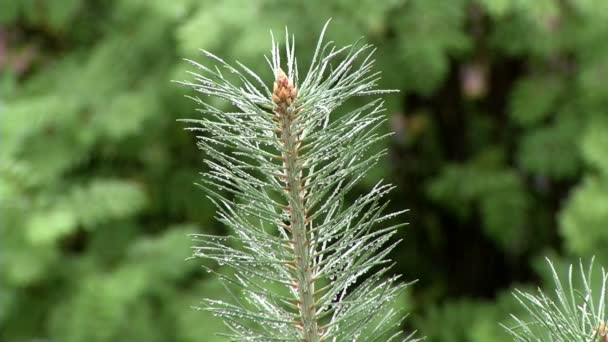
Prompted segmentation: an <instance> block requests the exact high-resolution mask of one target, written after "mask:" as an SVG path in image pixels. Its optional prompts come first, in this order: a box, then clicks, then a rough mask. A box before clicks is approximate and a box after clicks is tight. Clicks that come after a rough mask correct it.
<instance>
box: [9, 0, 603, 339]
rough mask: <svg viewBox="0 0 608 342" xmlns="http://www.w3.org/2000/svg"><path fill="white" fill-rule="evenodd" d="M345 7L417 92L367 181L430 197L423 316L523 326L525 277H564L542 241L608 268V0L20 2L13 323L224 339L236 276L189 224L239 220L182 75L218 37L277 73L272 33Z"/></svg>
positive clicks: (75, 334)
mask: <svg viewBox="0 0 608 342" xmlns="http://www.w3.org/2000/svg"><path fill="white" fill-rule="evenodd" d="M329 17H333V21H332V24H331V26H330V30H329V33H328V35H329V37H330V38H331V39H334V40H336V41H337V42H338V43H340V44H347V43H350V42H351V41H353V40H356V39H358V38H359V37H361V36H364V37H365V39H366V40H367V41H369V42H372V43H374V44H376V45H377V46H378V47H379V51H378V55H377V57H378V67H379V68H380V69H381V70H382V71H383V75H384V80H383V82H384V83H383V86H384V87H386V88H396V89H400V90H401V93H400V94H399V95H394V96H390V97H388V98H387V100H388V108H389V110H388V115H389V122H388V124H387V125H386V130H391V131H394V132H395V135H393V137H392V139H391V140H390V141H387V142H386V144H387V146H386V147H388V148H389V149H390V153H389V156H388V157H387V158H386V159H385V160H384V161H383V162H382V163H381V164H380V165H379V167H377V168H376V169H375V170H374V172H373V173H371V174H370V175H369V183H368V184H367V185H365V186H368V187H369V185H371V184H373V183H374V182H376V181H377V180H378V179H379V178H381V177H382V178H385V179H387V180H390V181H391V182H392V183H395V184H396V185H398V189H397V190H396V191H395V192H394V193H393V195H392V197H393V198H392V200H393V202H392V204H391V205H392V206H393V207H394V209H402V208H411V209H412V211H411V213H410V214H409V215H407V217H406V219H407V220H408V221H410V222H411V225H410V226H409V227H408V228H407V229H405V230H404V231H403V232H402V234H403V235H404V237H405V239H406V241H405V242H404V243H403V244H402V245H401V247H400V249H399V250H398V251H397V252H396V253H395V255H394V258H395V260H397V262H398V271H399V272H401V273H403V274H404V275H405V276H406V278H408V279H415V278H419V279H420V282H419V283H417V284H416V286H415V289H414V290H413V291H412V292H410V293H409V295H408V296H405V297H403V299H402V300H401V301H400V302H399V303H396V304H395V305H397V306H404V307H407V308H408V310H410V311H412V315H411V317H410V318H409V319H408V320H407V325H408V329H412V328H415V329H419V330H420V332H421V334H422V335H427V336H428V338H429V340H430V341H442V342H443V341H445V342H451V341H454V342H456V341H478V342H485V341H508V340H509V338H508V336H507V334H506V333H504V332H503V331H502V328H500V327H499V326H498V322H501V321H502V322H504V321H505V320H507V319H508V313H509V312H517V311H518V310H519V308H518V307H517V306H516V305H515V303H514V301H513V299H512V297H511V296H510V294H509V293H510V291H511V289H512V288H513V287H514V286H518V287H520V288H523V289H525V288H527V287H530V288H532V287H533V286H535V285H537V284H549V282H548V273H547V270H546V267H545V264H544V261H543V256H545V255H550V256H552V257H553V258H554V259H555V260H558V261H559V262H558V264H560V263H562V264H564V263H565V262H566V261H570V260H575V259H576V258H577V257H579V256H583V257H588V256H590V255H593V254H595V255H597V257H598V261H599V262H600V263H602V264H604V265H608V249H607V248H606V246H608V229H606V228H608V158H606V151H608V115H607V113H606V111H607V108H608V87H607V86H606V82H605V81H606V79H608V2H606V1H604V0H534V1H527V0H477V1H468V0H450V1H445V0H385V1H378V0H357V1H352V0H348V1H346V0H332V1H330V0H322V1H321V0H309V1H286V0H281V1H278V0H249V1H239V0H224V1H210V0H196V1H195V0H172V1H165V0H146V1H144V0H114V1H101V0H55V1H42V0H1V2H0V87H1V88H0V111H1V115H2V121H1V124H0V137H1V142H0V198H1V202H0V219H1V227H0V243H1V250H0V253H1V255H0V340H2V341H33V340H40V339H45V340H50V341H62V342H63V341H66V342H70V341H130V340H133V341H220V340H221V339H219V338H217V337H214V336H213V335H212V333H213V332H215V331H218V330H220V329H222V325H221V322H219V321H217V320H216V319H214V318H213V317H209V316H208V315H206V314H205V313H202V312H197V311H195V310H191V309H190V306H192V305H196V304H197V303H198V301H199V299H200V298H202V297H203V296H211V297H217V296H221V294H222V293H223V290H222V288H221V286H220V285H219V284H218V283H217V282H216V281H215V280H214V278H212V277H209V276H207V274H206V273H204V272H201V269H200V267H199V266H200V265H199V261H197V260H195V261H186V260H185V258H187V257H188V256H189V254H190V252H189V245H190V241H189V239H188V237H187V234H188V233H195V232H204V231H207V232H210V231H212V232H221V231H222V230H223V229H224V228H223V227H222V226H220V225H219V224H218V223H217V222H215V221H214V220H213V215H214V214H213V213H214V208H213V207H212V205H211V203H210V202H209V201H208V200H206V199H205V196H204V195H203V193H202V192H201V191H200V190H199V189H197V188H196V187H195V186H194V185H193V183H194V182H195V181H197V179H198V172H199V171H200V170H202V162H201V153H200V152H199V151H197V150H196V149H195V144H194V138H193V137H192V136H191V135H189V134H188V133H186V132H184V131H182V128H183V127H182V125H181V124H179V123H177V122H176V121H175V120H176V119H178V118H184V117H193V116H195V115H196V114H195V113H194V107H193V104H192V102H191V101H188V100H187V99H185V98H184V97H183V95H184V94H186V93H187V90H186V89H185V88H181V87H179V86H177V85H176V84H174V83H170V80H182V79H187V78H188V75H187V74H186V73H185V71H186V70H187V66H186V64H185V63H184V62H183V61H182V58H194V59H197V58H200V55H199V53H198V49H199V48H204V49H207V50H210V51H212V52H214V53H215V54H217V55H219V56H222V57H224V58H226V59H227V60H239V61H241V62H243V63H244V64H246V65H248V66H250V67H251V68H252V69H253V70H256V71H263V72H262V74H263V75H266V76H267V77H268V83H270V82H271V75H269V72H268V71H267V66H266V63H265V61H264V59H263V57H262V56H263V54H267V53H268V51H269V46H270V40H269V33H268V31H269V29H273V30H275V32H282V30H283V28H284V26H285V25H287V26H289V28H290V31H292V32H293V33H294V34H295V35H296V37H297V41H296V45H297V49H298V51H299V53H298V56H299V57H298V59H299V61H300V63H303V65H306V61H307V57H308V56H309V55H310V53H312V49H313V46H314V45H313V44H314V43H315V41H316V39H317V35H318V33H319V31H320V29H321V27H322V25H323V23H324V22H325V21H326V20H327V18H329ZM360 190H361V191H363V190H365V189H363V188H361V189H360ZM560 260H561V261H560ZM507 322H508V320H507Z"/></svg>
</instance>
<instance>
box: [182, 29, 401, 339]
mask: <svg viewBox="0 0 608 342" xmlns="http://www.w3.org/2000/svg"><path fill="white" fill-rule="evenodd" d="M326 28H327V25H326V26H325V27H324V28H323V31H322V33H321V38H320V39H319V42H318V44H317V48H316V50H315V52H314V55H313V58H312V62H311V65H310V67H309V70H308V73H307V74H306V77H305V78H304V80H302V81H301V82H300V80H299V74H298V66H297V63H296V58H295V50H294V38H293V36H292V37H291V39H290V37H289V35H288V33H287V32H286V34H285V35H286V39H285V42H286V43H285V56H286V63H285V67H286V68H285V69H283V68H282V63H281V53H280V50H279V44H278V43H277V42H276V40H275V39H274V37H273V39H272V51H271V58H269V59H268V58H267V61H268V64H269V65H270V67H271V69H272V73H273V75H274V83H273V87H272V89H269V88H268V87H267V86H266V85H265V83H264V81H263V79H262V77H260V76H258V75H256V74H255V73H254V72H253V71H252V70H250V69H249V68H247V67H245V66H244V65H242V64H241V63H238V62H237V63H236V64H237V67H233V66H231V65H229V64H228V63H226V62H225V61H224V60H222V59H221V58H219V57H217V56H215V55H213V54H211V53H209V52H206V51H203V53H204V54H205V55H206V56H207V57H208V58H210V59H211V60H212V62H214V64H215V66H212V67H208V66H204V65H202V64H199V63H196V62H193V61H190V62H191V63H192V64H193V65H194V66H196V67H197V68H198V69H199V70H200V73H191V74H192V75H193V77H194V81H192V82H180V83H182V84H185V85H188V86H191V87H193V88H194V90H196V91H197V92H199V93H201V94H203V95H206V96H214V97H218V98H221V99H224V100H226V101H228V102H229V103H231V104H232V105H233V106H234V107H236V108H237V110H236V111H231V112H227V111H224V110H223V109H220V108H216V107H214V106H212V105H211V104H209V103H206V102H205V101H202V100H201V99H200V98H196V97H195V98H193V99H194V100H195V101H196V102H197V103H198V104H199V105H200V106H201V109H200V111H201V112H202V113H203V114H204V116H203V117H202V118H201V119H198V120H184V121H186V122H188V123H191V124H195V125H196V126H195V127H192V128H190V129H191V130H193V131H195V132H197V133H200V135H199V136H198V146H199V147H200V148H201V149H202V150H204V151H205V153H206V156H207V159H206V160H205V163H206V164H207V166H208V167H209V171H208V172H207V173H205V174H204V175H203V179H202V182H201V184H200V186H201V187H203V188H204V189H205V191H206V192H207V195H208V196H209V198H210V199H211V200H212V201H213V202H214V203H215V204H216V206H217V210H218V218H219V220H220V221H221V222H223V223H224V224H225V225H226V226H228V227H229V228H230V229H231V230H232V231H233V234H232V235H230V236H227V237H224V236H212V235H201V234H197V235H194V236H193V238H194V240H195V241H196V242H197V246H195V247H194V255H195V256H197V257H203V258H207V259H212V260H215V261H216V262H217V263H218V264H219V265H225V266H227V267H228V268H229V269H230V271H229V272H227V273H226V272H222V273H219V272H216V271H215V270H214V269H209V271H210V272H213V273H216V274H218V276H219V277H220V279H222V280H223V282H224V283H225V285H226V288H227V289H228V290H229V291H230V293H232V294H233V299H234V300H233V302H224V301H218V300H212V299H207V300H205V302H204V305H203V307H202V309H204V310H210V311H211V312H213V313H214V314H215V315H217V316H220V317H222V318H223V319H224V322H225V323H226V325H227V326H228V327H229V329H230V331H231V333H229V334H228V335H227V336H228V337H229V338H231V339H232V340H238V341H241V340H251V341H306V342H319V341H352V340H357V339H358V338H359V337H361V339H362V340H365V341H368V340H369V341H373V340H378V341H392V340H396V339H401V340H404V341H410V340H412V339H413V335H409V336H406V337H404V336H402V334H401V331H400V329H398V326H399V324H400V322H401V318H400V317H398V312H397V311H396V310H394V309H392V308H391V307H390V304H391V302H392V301H393V300H394V299H395V298H396V296H397V295H398V294H399V293H400V291H401V290H403V289H404V288H405V287H407V286H408V285H409V284H404V283H400V282H397V281H396V280H397V279H398V277H394V276H393V277H388V278H387V274H388V272H389V270H390V268H391V266H392V262H391V261H390V260H389V259H388V258H387V256H388V254H389V253H390V252H391V251H392V250H393V249H394V248H395V246H396V245H397V243H398V242H399V241H392V240H391V238H392V236H393V235H394V234H395V232H396V229H398V227H399V226H401V225H393V226H388V227H377V225H378V224H382V223H383V222H385V221H386V220H387V219H389V218H392V217H393V216H395V215H398V214H400V213H402V212H399V213H394V214H384V210H385V208H386V206H387V203H383V202H382V201H381V198H382V197H383V196H385V195H386V194H387V193H388V192H389V191H390V190H391V189H392V187H391V186H389V185H382V184H380V183H379V184H378V185H377V186H375V187H374V188H373V189H372V191H371V192H370V193H369V194H366V195H363V196H360V197H359V198H358V199H356V201H355V202H354V203H353V204H351V205H348V204H347V203H346V201H345V195H346V194H347V193H348V192H349V191H350V190H351V189H352V188H353V187H354V186H355V185H356V184H357V183H358V182H359V181H360V180H361V179H362V178H363V177H364V175H365V173H366V172H367V171H368V170H369V169H370V168H371V167H372V166H373V165H374V164H375V163H376V161H377V160H378V158H380V157H381V156H382V155H383V154H384V152H383V151H382V152H379V153H376V154H372V155H371V156H370V155H369V154H368V153H367V152H366V151H367V150H368V149H369V148H370V147H371V146H372V145H373V144H375V143H376V142H377V141H379V140H381V139H383V138H384V137H385V136H386V135H385V134H380V133H378V132H377V129H378V127H379V126H380V125H381V124H382V123H383V122H384V118H383V116H382V112H383V109H382V102H381V101H380V100H377V99H376V100H371V101H370V102H369V103H367V104H366V105H363V106H362V107H360V108H358V109H355V110H353V111H351V112H349V113H346V114H344V115H342V116H340V117H338V118H330V116H331V115H332V113H334V112H335V111H336V110H337V109H338V108H339V107H340V106H341V105H342V104H344V103H345V101H347V100H348V99H350V98H352V97H354V96H368V95H374V94H384V93H386V92H387V91H382V90H375V87H376V85H377V81H378V80H379V74H378V73H377V72H374V71H373V70H372V67H373V64H374V60H373V58H372V55H373V52H374V50H373V49H372V47H371V46H370V45H362V46H356V45H353V46H346V47H342V48H337V47H335V45H334V44H333V43H332V42H329V43H326V42H324V40H323V34H324V32H325V29H326ZM284 70H286V71H284ZM226 71H227V72H228V73H227V75H224V74H223V72H226ZM235 79H236V82H235ZM362 336H365V337H362Z"/></svg>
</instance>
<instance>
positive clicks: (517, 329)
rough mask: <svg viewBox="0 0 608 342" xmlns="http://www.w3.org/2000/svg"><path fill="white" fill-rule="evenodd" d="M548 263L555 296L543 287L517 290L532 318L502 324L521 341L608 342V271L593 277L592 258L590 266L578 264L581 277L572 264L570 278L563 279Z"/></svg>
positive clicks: (516, 293)
mask: <svg viewBox="0 0 608 342" xmlns="http://www.w3.org/2000/svg"><path fill="white" fill-rule="evenodd" d="M547 262H548V264H549V267H550V268H551V274H552V276H553V281H554V283H555V293H554V296H550V295H547V294H546V293H545V292H544V291H543V290H541V289H540V288H539V289H538V292H537V293H536V294H532V293H526V292H523V291H520V290H516V291H515V292H514V296H515V298H516V299H517V301H518V302H519V303H520V304H521V305H522V306H523V308H524V309H525V311H526V312H527V314H529V315H530V316H531V320H530V321H528V322H526V321H524V320H522V319H520V318H518V317H516V316H514V315H512V317H513V319H514V321H515V324H514V325H513V326H509V327H508V326H504V325H503V327H504V328H505V329H507V331H508V332H509V333H510V334H511V336H512V337H513V339H514V340H515V341H522V342H524V341H543V342H544V341H547V342H568V341H584V342H606V341H608V329H606V321H605V319H606V291H607V285H608V283H607V281H608V273H606V271H605V270H604V269H603V268H602V270H601V277H600V278H599V282H598V281H597V280H598V279H594V278H593V260H592V261H591V263H590V265H589V267H588V268H587V269H585V268H584V267H583V264H582V262H580V263H579V273H580V276H578V277H576V278H575V276H574V270H573V267H572V265H570V267H569V269H568V276H567V279H565V280H563V279H560V277H559V275H558V273H557V271H556V270H555V267H554V266H553V264H552V263H551V261H550V260H548V259H547ZM577 278H579V279H577ZM577 280H578V282H579V283H580V285H577ZM579 288H580V289H579Z"/></svg>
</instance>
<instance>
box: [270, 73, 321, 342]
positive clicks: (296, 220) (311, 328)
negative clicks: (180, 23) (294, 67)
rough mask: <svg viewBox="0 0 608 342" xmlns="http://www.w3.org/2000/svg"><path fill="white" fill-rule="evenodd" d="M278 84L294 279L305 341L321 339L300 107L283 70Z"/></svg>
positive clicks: (303, 339) (278, 111)
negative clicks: (300, 157) (301, 157)
mask: <svg viewBox="0 0 608 342" xmlns="http://www.w3.org/2000/svg"><path fill="white" fill-rule="evenodd" d="M276 83H277V85H276V86H275V92H274V93H275V94H276V95H275V96H276V97H274V98H273V100H274V101H275V103H276V105H277V106H276V107H275V113H276V114H277V116H278V122H279V129H280V132H281V133H280V138H279V140H280V142H281V145H282V159H283V169H284V170H283V171H284V173H285V175H286V183H287V187H286V189H285V190H286V191H287V193H288V198H289V204H288V212H289V221H290V225H291V233H292V238H293V252H294V258H295V277H296V279H295V283H296V286H297V293H298V305H299V309H300V318H301V322H298V325H300V324H301V328H302V329H303V336H302V341H306V342H319V341H321V335H320V331H319V324H318V322H317V313H316V308H315V298H314V293H315V284H314V280H313V275H312V256H311V255H310V236H309V232H308V231H307V230H306V223H307V222H306V215H307V212H306V207H305V203H304V196H305V195H304V189H303V188H304V179H303V170H302V166H301V165H300V164H299V163H298V154H299V152H300V151H299V146H300V137H299V133H300V132H299V130H298V123H297V120H296V115H297V113H298V110H297V109H296V108H294V107H293V106H290V104H291V101H292V100H293V98H294V97H295V88H293V85H291V82H290V81H289V80H288V79H287V78H286V76H285V74H284V73H282V71H281V72H280V73H279V75H278V77H277V82H276Z"/></svg>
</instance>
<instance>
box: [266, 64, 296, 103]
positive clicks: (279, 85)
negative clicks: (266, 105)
mask: <svg viewBox="0 0 608 342" xmlns="http://www.w3.org/2000/svg"><path fill="white" fill-rule="evenodd" d="M296 95H297V91H296V88H295V87H294V85H293V83H292V82H291V80H290V79H289V77H287V75H286V74H285V72H284V71H283V70H282V69H279V71H278V72H277V78H276V80H275V81H274V85H273V87H272V102H274V103H275V104H276V105H278V106H281V105H285V106H290V105H291V104H292V103H293V100H294V99H295V98H296Z"/></svg>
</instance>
